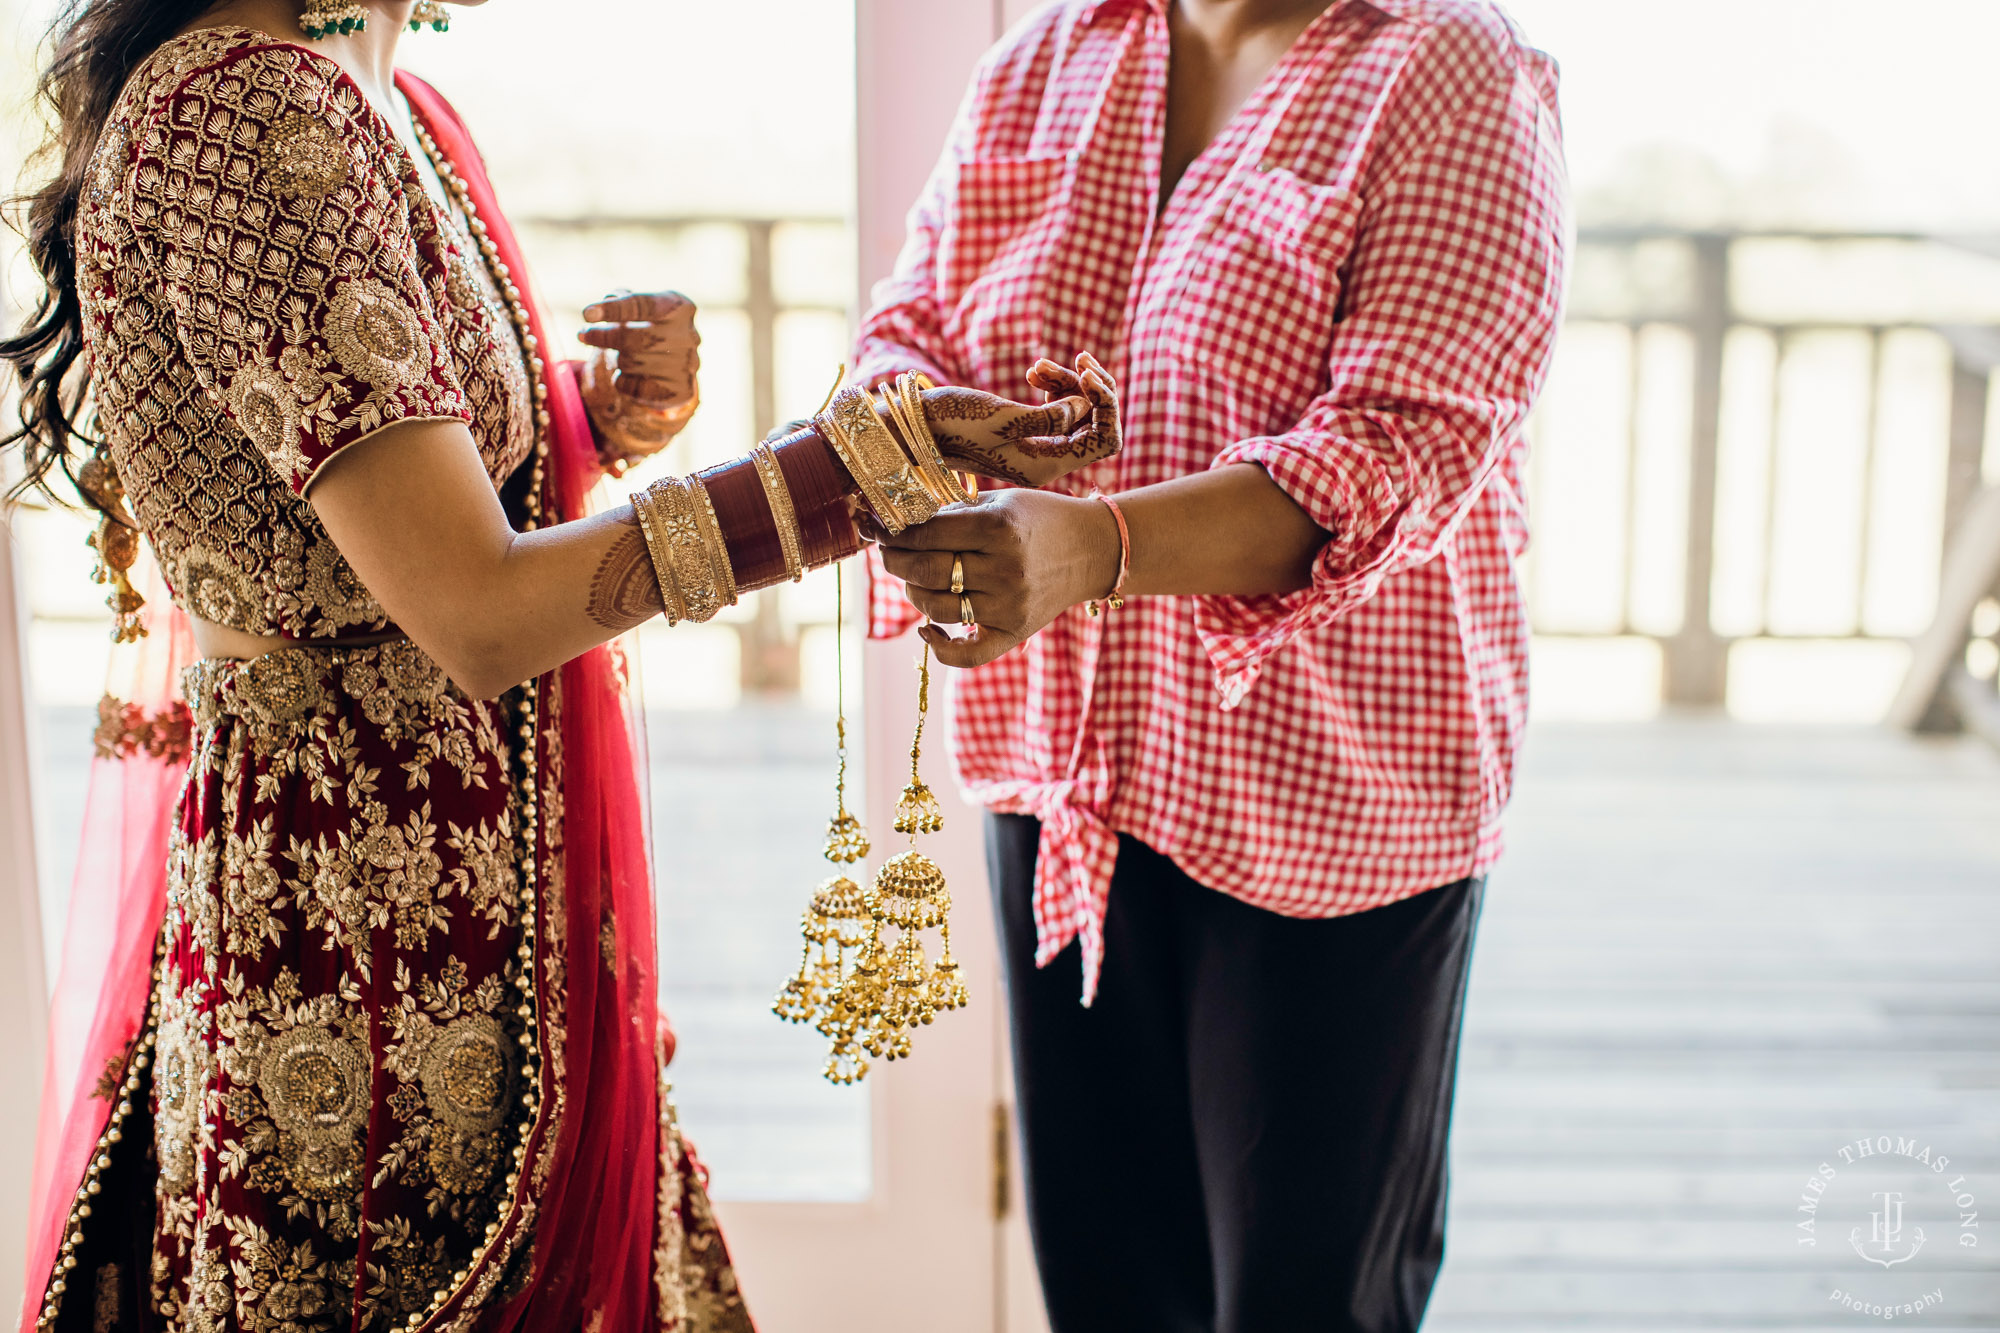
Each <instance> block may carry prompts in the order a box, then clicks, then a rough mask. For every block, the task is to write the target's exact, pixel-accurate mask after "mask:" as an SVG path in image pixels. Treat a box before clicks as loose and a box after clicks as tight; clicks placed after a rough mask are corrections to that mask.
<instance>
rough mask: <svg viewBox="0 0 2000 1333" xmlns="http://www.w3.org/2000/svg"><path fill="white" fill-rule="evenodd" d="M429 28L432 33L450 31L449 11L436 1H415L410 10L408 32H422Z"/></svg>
mask: <svg viewBox="0 0 2000 1333" xmlns="http://www.w3.org/2000/svg"><path fill="white" fill-rule="evenodd" d="M425 28H429V29H430V30H431V31H432V32H450V31H451V11H450V10H448V9H446V8H445V7H444V6H443V5H441V4H439V3H438V0H417V3H416V6H415V7H414V8H412V9H411V10H410V31H411V32H422V31H423V30H424V29H425Z"/></svg>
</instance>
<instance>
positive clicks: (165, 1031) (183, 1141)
mask: <svg viewBox="0 0 2000 1333" xmlns="http://www.w3.org/2000/svg"><path fill="white" fill-rule="evenodd" d="M176 981H177V979H170V980H168V981H167V982H165V983H164V984H163V989H164V990H165V992H166V997H167V1000H168V1002H167V1003H166V1004H163V1005H162V1006H161V1016H160V1031H159V1040H158V1042H157V1044H156V1051H155V1055H154V1064H153V1087H154V1109H153V1146H154V1152H155V1155H156V1156H157V1157H158V1159H159V1163H160V1186H161V1188H162V1189H164V1190H166V1191H168V1192H170V1193H174V1194H182V1193H185V1192H187V1191H188V1190H190V1189H192V1188H193V1187H194V1179H195V1136H196V1132H197V1129H198V1127H199V1125H200V1122H201V1119H202V1100H203V1097H204V1096H205V1094H206V1092H207V1088H208V1071H209V1065H210V1060H209V1057H208V1046H207V1042H206V1039H205V1038H206V1032H207V1028H208V1018H207V1015H205V1014H201V1013H198V1012H196V1011H195V1009H194V1008H193V1006H191V1005H188V1004H186V1003H184V1002H182V1001H181V1000H180V998H179V997H178V996H177V995H176V994H175V991H176V989H177V985H176Z"/></svg>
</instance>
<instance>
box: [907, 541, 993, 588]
mask: <svg viewBox="0 0 2000 1333" xmlns="http://www.w3.org/2000/svg"><path fill="white" fill-rule="evenodd" d="M954 560H956V561H958V564H959V568H960V570H961V571H962V572H963V573H964V575H965V587H966V589H967V590H968V591H970V590H973V589H977V588H990V587H991V586H992V580H991V577H990V574H989V571H988V569H987V562H986V560H985V558H984V557H983V556H979V555H973V554H970V553H967V552H960V551H907V550H898V549H896V548H894V547H888V546H885V547H883V548H882V567H883V568H884V569H886V570H888V571H889V572H890V573H891V574H894V575H895V576H896V577H897V578H899V579H901V580H902V581H903V582H905V583H907V584H910V585H911V586H912V587H917V588H929V589H931V590H932V591H933V592H943V591H945V590H947V589H949V588H950V587H951V567H952V561H954Z"/></svg>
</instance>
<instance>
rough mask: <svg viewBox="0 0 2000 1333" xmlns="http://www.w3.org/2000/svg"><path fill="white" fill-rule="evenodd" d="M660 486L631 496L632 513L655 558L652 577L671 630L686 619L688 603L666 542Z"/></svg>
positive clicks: (651, 487) (648, 550)
mask: <svg viewBox="0 0 2000 1333" xmlns="http://www.w3.org/2000/svg"><path fill="white" fill-rule="evenodd" d="M657 485H658V483H657V482H656V483H654V485H653V486H646V487H642V488H641V489H639V490H636V491H634V492H633V493H632V512H633V513H634V514H635V515H637V516H638V519H639V535H640V536H642V537H644V538H645V539H646V554H647V555H648V556H650V557H652V561H653V577H654V579H656V580H657V581H658V582H659V585H660V602H661V608H662V610H664V611H665V612H666V616H667V624H668V626H670V627H671V626H674V625H678V624H680V622H681V621H683V620H686V619H687V602H686V600H685V599H683V597H682V596H681V582H680V577H679V575H678V574H677V573H676V572H675V570H674V553H673V547H672V546H671V545H670V544H669V543H668V541H667V527H666V515H665V513H663V512H662V511H661V508H660V497H659V495H658V494H657V492H656V490H655V487H656V486H657Z"/></svg>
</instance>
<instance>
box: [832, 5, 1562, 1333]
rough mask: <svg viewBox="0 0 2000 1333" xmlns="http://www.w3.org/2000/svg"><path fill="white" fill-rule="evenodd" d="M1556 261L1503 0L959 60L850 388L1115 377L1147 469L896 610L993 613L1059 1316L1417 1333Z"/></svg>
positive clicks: (1521, 672)
mask: <svg viewBox="0 0 2000 1333" xmlns="http://www.w3.org/2000/svg"><path fill="white" fill-rule="evenodd" d="M1567 235H1568V215H1567V200H1566V183H1565V177H1564V169H1563V161H1562V148H1561V130H1560V122H1559V118H1558V115H1557V110H1556V99H1555V71H1554V66H1553V63H1552V62H1551V61H1550V60H1549V59H1548V58H1547V57H1545V56H1543V55H1542V54H1541V53H1539V52H1537V51H1535V50H1533V49H1532V48H1531V47H1529V46H1528V45H1527V44H1526V42H1525V40H1524V39H1523V37H1522V36H1521V34H1520V33H1519V32H1518V30H1517V29H1515V28H1514V26H1513V25H1512V24H1511V22H1510V21H1509V20H1508V19H1507V18H1506V17H1505V16H1504V15H1502V14H1501V13H1499V12H1498V11H1497V10H1495V9H1494V8H1492V7H1490V6H1488V5H1485V4H1480V3H1474V2H1473V0H1338V2H1336V3H1332V4H1328V3H1326V0H1063V2H1061V3H1054V4H1050V5H1049V6H1047V7H1045V8H1043V9H1042V10H1040V11H1038V12H1037V13H1036V14H1034V15H1033V16H1032V17H1030V18H1029V19H1027V20H1026V21H1025V22H1024V23H1023V24H1022V25H1021V26H1020V27H1018V28H1017V29H1016V30H1015V31H1014V32H1013V33H1012V34H1010V35H1009V36H1008V37H1007V38H1006V39H1005V40H1004V41H1003V42H1002V43H1001V44H1000V45H999V46H998V47H997V48H996V49H995V50H994V51H993V52H992V53H990V54H989V55H988V57H987V58H986V59H985V61H984V62H983V63H982V64H981V66H980V68H979V71H978V73H977V75H976V76H975V78H974V80H973V84H972V87H971V89H970V91H969V93H968V95H967V98H966V101H965V104H964V107H963V109H962V111H961V114H960V117H959V120H958V123H957V125H956V127H955V128H954V130H953V132H952V135H951V138H950V141H949V143H948V144H947V146H946V148H945V152H944V156H943V160H942V161H941V162H940V164H939V166H938V169H937V171H936V173H935V174H934V176H933V177H932V180H931V182H930V185H929V186H928V188H927V189H926V191H925V193H924V195H923V197H922V198H921V199H920V200H919V201H918V203H917V205H916V208H915V210H914V211H913V213H912V215H911V222H910V232H909V239H908V243H907V245H906V247H905V250H904V252H903V256H902V259H901V260H900V262H899V264H898V266H897V270H896V272H895V274H894V276H893V277H891V278H890V279H889V280H888V281H887V282H886V283H885V284H884V285H883V286H882V287H881V288H880V289H879V290H878V291H877V293H876V308H875V310H874V311H873V312H872V313H871V314H870V315H869V317H868V319H867V321H866V323H865V325H864V327H863V329H862V333H861V341H860V354H859V362H860V365H861V368H862V371H863V373H864V374H865V375H866V376H867V377H868V378H870V379H873V380H877V381H879V380H881V379H883V378H886V377H888V376H890V375H892V374H894V373H896V372H898V371H902V370H906V369H918V370H923V371H925V372H927V373H928V374H930V375H931V376H932V377H933V378H935V379H937V380H938V381H939V382H941V383H946V384H961V385H967V386H973V387H977V388H981V389H985V390H988V391H991V392H1003V391H1004V390H1005V389H1006V388H1008V387H1010V386H1012V385H1015V384H1018V383H1019V382H1020V380H1021V377H1022V375H1023V374H1024V372H1027V371H1028V370H1029V369H1030V368H1031V367H1036V366H1037V365H1038V363H1039V362H1042V359H1043V358H1047V359H1048V360H1049V361H1052V362H1054V363H1055V364H1040V365H1039V368H1038V369H1037V372H1036V373H1037V382H1038V383H1041V384H1043V386H1044V387H1051V388H1055V389H1058V390H1061V389H1078V390H1083V391H1088V392H1091V393H1094V394H1095V395H1096V396H1097V397H1098V398H1100V399H1103V398H1107V397H1109V396H1110V394H1111V392H1112V390H1113V384H1112V374H1113V373H1115V375H1116V377H1117V380H1118V381H1119V382H1120V384H1119V386H1118V388H1119V389H1120V391H1121V396H1122V400H1123V404H1124V406H1123V422H1122V425H1123V433H1124V439H1125V448H1124V450H1123V452H1122V453H1121V454H1120V455H1119V456H1118V457H1117V458H1115V459H1113V460H1110V461H1106V462H1103V463H1100V464H1097V465H1095V466H1092V467H1090V468H1086V469H1084V470H1083V471H1081V472H1079V473H1077V474H1074V476H1073V478H1072V491H1071V493H1070V494H1067V495H1065V494H1060V493H1050V492H1033V491H1028V490H1025V489H1023V490H1008V491H1003V492H1001V493H1000V494H998V495H996V496H992V497H989V498H988V499H987V500H986V501H985V502H984V503H982V504H980V505H979V506H977V507H976V508H973V509H969V510H961V511H953V512H947V514H946V515H945V516H943V517H941V518H939V519H937V520H936V521H934V522H932V523H930V524H928V525H926V526H925V527H923V528H921V529H916V530H912V531H910V532H906V533H904V534H903V535H902V536H900V537H898V538H895V539H892V540H886V541H884V542H883V557H882V558H883V564H884V565H885V566H886V569H887V572H888V573H889V574H891V575H894V576H895V578H896V579H900V580H903V581H904V584H906V585H907V587H906V588H905V586H903V585H898V584H896V583H894V582H893V581H891V580H882V581H879V583H878V587H877V596H876V599H875V603H874V612H875V629H876V631H877V632H878V633H897V632H901V631H903V630H906V629H907V628H908V627H909V626H910V625H911V624H912V623H914V621H915V619H916V613H918V612H921V613H923V614H924V615H928V616H929V617H930V618H931V619H932V620H934V621H936V622H939V623H951V622H958V621H964V620H967V619H970V620H972V621H975V622H976V623H977V625H978V629H977V630H976V632H973V633H972V634H970V635H969V636H965V637H958V638H948V637H947V636H946V634H945V632H944V631H943V630H941V629H938V628H936V627H935V626H932V627H926V628H925V629H924V630H923V633H924V635H925V636H926V637H927V638H929V639H930V640H931V641H932V643H933V644H934V645H935V647H936V649H937V651H938V653H939V656H940V657H941V658H942V659H943V660H944V661H946V662H948V663H951V664H953V665H955V666H960V667H965V668H970V671H969V674H968V675H967V676H966V677H965V678H964V679H963V680H962V681H961V683H960V688H959V690H958V691H957V700H956V705H955V707H956V723H957V725H956V728H955V749H956V757H957V760H958V765H959V771H960V776H961V778H962V779H963V781H964V782H965V784H966V786H967V788H968V789H969V790H970V791H971V792H972V793H973V795H974V796H975V798H976V799H978V800H980V801H981V802H982V803H984V804H985V805H986V806H987V807H988V809H989V810H991V811H992V812H993V813H992V816H991V824H990V828H989V849H990V857H991V863H992V868H993V872H994V883H995V894H996V899H997V904H998V911H999V915H1000V920H1001V926H1002V930H1001V934H1002V939H1003V946H1004V948H1005V951H1006V954H1007V967H1008V974H1009V982H1010V986H1009V991H1010V1005H1011V1011H1012V1018H1013V1029H1014V1044H1015V1054H1016V1070H1017V1078H1018V1081H1019V1096H1020V1106H1021V1112H1022V1123H1023V1130H1024V1135H1025V1139H1026V1153H1027V1165H1028V1173H1029V1181H1030V1186H1031V1188H1030V1189H1029V1191H1028V1196H1029V1200H1030V1219H1031V1222H1032V1224H1033V1228H1034V1233H1035V1240H1036V1250H1037V1254H1038V1257H1039V1260H1040V1267H1041V1273H1042V1278H1043V1283H1044V1287H1045V1290H1046V1293H1047V1300H1048V1305H1049V1310H1050V1315H1051V1320H1052V1322H1053V1324H1054V1326H1055V1328H1056V1330H1057V1333H1083V1331H1088V1333H1103V1330H1107V1329H1143V1330H1169V1329H1173V1330H1180V1329H1187V1330H1222V1331H1226V1333H1250V1331H1252V1330H1285V1331H1286V1333H1291V1331H1293V1330H1302V1329H1315V1330H1321V1329H1338V1330H1368V1331H1369V1333H1378V1331H1379V1333H1389V1331H1391V1330H1410V1329H1415V1328H1416V1327H1417V1326H1418V1324H1419V1323H1420V1321H1421V1319H1422V1316H1423V1312H1424V1308H1425V1305H1426V1303H1427V1302H1428V1300H1429V1297H1430V1292H1431V1287H1432V1284H1433V1282H1434V1280H1435V1278H1436V1275H1437V1271H1438V1267H1439V1265H1440V1263H1441V1261H1442V1257H1443V1244H1444V1237H1443V1225H1444V1205H1445V1143H1446V1136H1447V1131H1448V1127H1449V1122H1450V1109H1451V1099H1452V1085H1453V1074H1454V1068H1455V1064H1456V1059H1457V1046H1458V1033H1459V1027H1460V1016H1461V1013H1462V1008H1463V999H1464V991H1465V980H1466V973H1467V967H1468V963H1469V959H1470V952H1471V943H1472V935H1473V928H1474V923H1475V921H1476V919H1477V916H1478V911H1479V903H1480V898H1481V894H1482V890H1483V886H1484V882H1485V875H1486V872H1487V870H1488V868H1489V867H1490V866H1491V865H1492V864H1493V862H1494V861H1495V860H1496V858H1497V857H1498V856H1499V853H1500V815H1501V811H1502V808H1503V807H1504V805H1505V804H1506V801H1507V797H1508V794H1509V791H1510V788H1511V785H1512V777H1513V769H1514V757H1515V751H1516V748H1517V743H1518V741H1519V738H1520V734H1521V729H1522V726H1523V723H1524V721H1525V714H1526V655H1527V626H1526V619H1525V614H1524V611H1523V607H1522V602H1521V595H1520V589H1519V585H1518V581H1517V579H1516V577H1515V562H1516V560H1517V559H1518V558H1519V556H1520V555H1521V553H1522V551H1523V549H1524V547H1525V543H1526V521H1525V513H1524V508H1523V504H1522V499H1521V489H1522V488H1521V481H1522V465H1523V460H1524V454H1525V443H1524V440H1523V436H1522V429H1521V427H1522V422H1523V419H1524V418H1525V417H1526V415H1527V413H1528V410H1529V408H1530V406H1531V404H1532V403H1533V400H1534V398H1535V395H1536V393H1537V392H1538V391H1539V389H1540V387H1541V385H1542V382H1543V380H1544V377H1545V375H1546V373H1547V369H1548V363H1549V358H1550V353H1551V348H1552V345H1553V342H1554V337H1555V332H1556V327H1557V323H1558V318H1559V314H1560V305H1561V293H1562V287H1563V279H1564V272H1565V267H1566V258H1567V241H1566V238H1567ZM1086 348H1088V349H1094V350H1095V351H1096V352H1097V353H1098V354H1099V356H1100V357H1101V359H1102V365H1100V364H1099V363H1098V362H1096V361H1093V360H1091V359H1089V358H1087V357H1084V356H1082V355H1080V354H1081V353H1082V352H1083V351H1084V349H1086ZM1107 368H1108V369H1107ZM947 428H948V427H947ZM1094 491H1101V492H1102V493H1103V494H1104V495H1106V496H1110V497H1112V499H1113V502H1114V503H1112V504H1107V503H1103V502H1102V501H1101V500H1100V499H1098V498H1093V492H1094ZM1121 519H1122V521H1121ZM954 585H960V586H962V587H963V589H964V592H963V593H962V594H961V593H957V592H954V591H953V589H954ZM1114 586H1116V587H1117V591H1118V592H1119V593H1121V594H1122V605H1112V606H1107V608H1106V609H1105V610H1104V613H1103V614H1101V615H1093V614H1090V609H1089V606H1088V604H1089V603H1091V602H1093V601H1104V600H1107V598H1108V595H1109V594H1111V593H1112V592H1113V590H1114ZM905 592H906V593H907V600H906V598H905ZM1109 600H1110V601H1112V602H1113V603H1114V604H1115V603H1116V602H1117V601H1118V600H1119V599H1109ZM912 607H914V610H913V609H912ZM1079 989H1080V990H1081V994H1082V998H1083V1001H1084V1004H1083V1005H1082V1006H1079V1005H1078V1003H1077V999H1078V994H1079Z"/></svg>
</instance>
